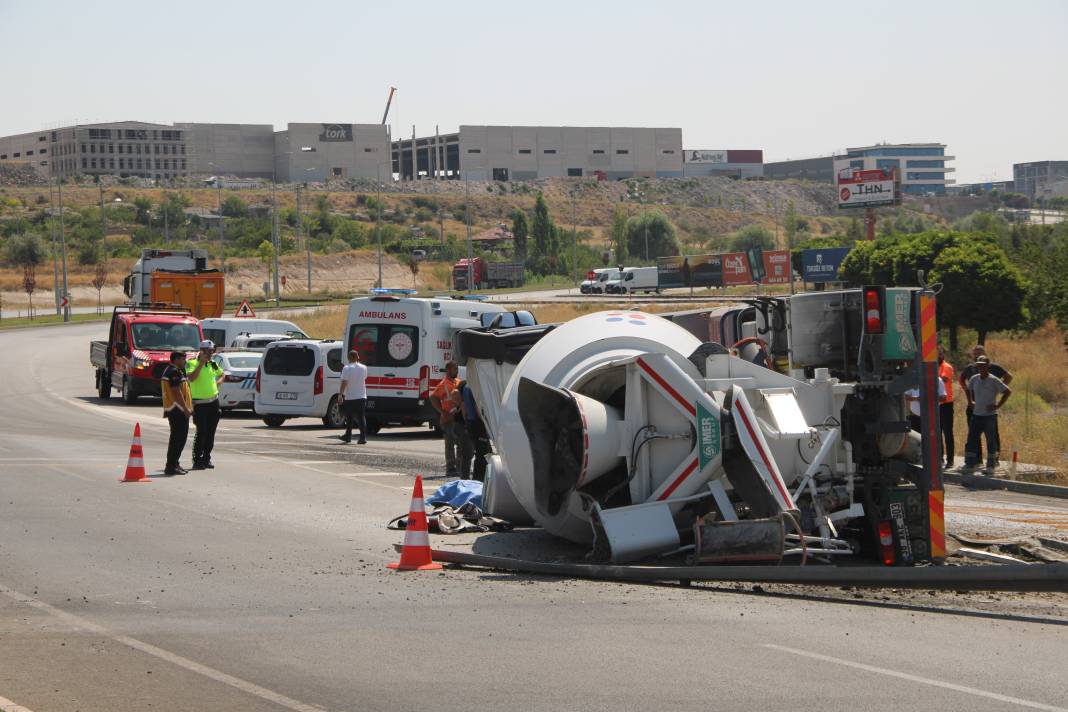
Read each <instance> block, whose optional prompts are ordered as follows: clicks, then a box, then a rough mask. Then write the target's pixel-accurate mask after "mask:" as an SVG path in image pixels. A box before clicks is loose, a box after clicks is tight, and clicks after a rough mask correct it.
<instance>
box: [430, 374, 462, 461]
mask: <svg viewBox="0 0 1068 712" xmlns="http://www.w3.org/2000/svg"><path fill="white" fill-rule="evenodd" d="M459 375H460V367H459V366H458V365H457V364H456V362H455V361H449V362H448V363H446V364H445V377H444V378H442V379H441V382H440V383H438V385H437V386H436V387H435V388H434V391H433V392H432V393H431V394H430V405H431V406H433V407H434V410H436V411H437V412H438V424H439V425H440V426H441V433H442V436H443V437H444V439H445V476H446V477H459V476H460V470H459V468H460V464H461V459H462V457H463V453H462V446H463V438H464V437H466V433H464V432H462V428H463V427H464V426H463V411H462V410H460V408H459V405H458V404H457V402H456V399H455V398H454V396H453V392H454V391H455V390H456V389H457V387H458V386H459V385H460V378H459Z"/></svg>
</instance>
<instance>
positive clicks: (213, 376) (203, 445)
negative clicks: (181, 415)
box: [185, 340, 224, 470]
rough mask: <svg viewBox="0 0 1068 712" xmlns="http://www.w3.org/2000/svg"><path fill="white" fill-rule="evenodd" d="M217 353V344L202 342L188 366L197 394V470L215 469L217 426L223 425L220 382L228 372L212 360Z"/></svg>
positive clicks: (194, 441)
mask: <svg viewBox="0 0 1068 712" xmlns="http://www.w3.org/2000/svg"><path fill="white" fill-rule="evenodd" d="M214 354H215V344H214V343H212V342H211V341H209V340H204V341H201V342H200V353H198V354H197V358H196V360H195V361H190V362H189V363H187V364H186V365H185V372H186V374H187V375H188V376H189V392H190V394H191V395H192V397H193V423H194V424H195V425H196V426H197V433H196V435H195V436H194V437H193V469H194V470H203V469H209V470H211V469H214V468H215V465H214V463H212V461H211V451H212V449H213V448H214V447H215V429H216V428H218V427H219V415H220V413H221V411H220V408H219V382H220V381H222V379H223V375H224V374H223V370H222V367H221V366H219V364H217V363H215V361H213V360H212V358H211V357H212V356H213V355H214Z"/></svg>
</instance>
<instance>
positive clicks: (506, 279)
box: [452, 257, 526, 290]
mask: <svg viewBox="0 0 1068 712" xmlns="http://www.w3.org/2000/svg"><path fill="white" fill-rule="evenodd" d="M467 271H468V265H467V259H466V258H465V259H462V260H460V261H458V262H457V263H456V264H455V265H453V268H452V285H453V288H454V289H457V290H466V289H468V286H467ZM471 281H472V282H473V284H474V286H473V287H471V289H499V288H501V287H522V286H523V282H524V281H526V272H525V270H524V267H523V263H522V262H487V261H486V260H485V259H483V258H481V257H476V258H474V259H473V260H471Z"/></svg>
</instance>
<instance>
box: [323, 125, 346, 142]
mask: <svg viewBox="0 0 1068 712" xmlns="http://www.w3.org/2000/svg"><path fill="white" fill-rule="evenodd" d="M319 140H320V141H327V142H335V141H351V140H352V124H323V132H322V133H321V134H319Z"/></svg>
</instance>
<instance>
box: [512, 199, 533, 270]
mask: <svg viewBox="0 0 1068 712" xmlns="http://www.w3.org/2000/svg"><path fill="white" fill-rule="evenodd" d="M529 235H530V224H529V223H528V222H527V214H526V213H525V212H524V211H523V210H521V209H520V208H516V209H515V211H513V213H512V244H513V246H514V247H515V261H516V262H523V263H526V261H527V237H528V236H529Z"/></svg>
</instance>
